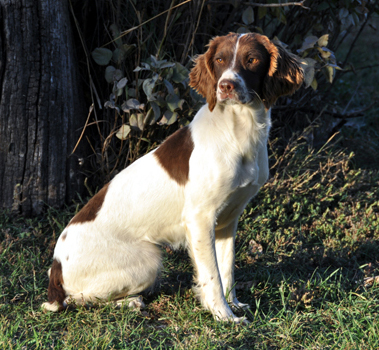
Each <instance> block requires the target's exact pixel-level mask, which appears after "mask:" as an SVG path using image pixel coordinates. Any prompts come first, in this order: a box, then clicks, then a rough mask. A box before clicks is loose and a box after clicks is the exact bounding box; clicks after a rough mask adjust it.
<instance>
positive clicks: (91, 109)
mask: <svg viewBox="0 0 379 350" xmlns="http://www.w3.org/2000/svg"><path fill="white" fill-rule="evenodd" d="M92 111H93V103H92V104H91V106H90V108H89V112H88V117H87V120H86V123H85V124H84V127H83V130H82V133H81V134H80V137H79V140H78V142H77V143H76V145H75V147H74V149H73V151H72V152H71V154H74V152H75V151H76V149H77V148H78V146H79V143H80V141H81V139H82V137H83V134H84V131H85V130H86V128H87V126H88V121H89V117H90V115H91V113H92Z"/></svg>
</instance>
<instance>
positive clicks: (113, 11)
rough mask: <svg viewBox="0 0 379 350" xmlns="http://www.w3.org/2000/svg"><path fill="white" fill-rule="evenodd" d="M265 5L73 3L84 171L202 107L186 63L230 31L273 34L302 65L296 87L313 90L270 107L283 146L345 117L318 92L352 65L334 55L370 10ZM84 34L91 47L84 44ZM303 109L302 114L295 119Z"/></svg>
mask: <svg viewBox="0 0 379 350" xmlns="http://www.w3.org/2000/svg"><path fill="white" fill-rule="evenodd" d="M304 4H305V5H306V6H307V7H308V8H305V6H304ZM266 6H275V7H264V5H262V6H258V5H256V4H255V5H249V4H245V3H244V2H241V1H209V2H207V3H206V6H205V2H204V1H194V0H193V1H190V2H188V1H187V2H177V1H172V2H170V1H161V2H154V1H151V0H145V1H140V2H136V1H132V0H130V1H127V2H118V3H117V4H111V3H108V2H105V1H99V2H96V3H93V2H90V1H87V2H85V4H84V5H83V4H82V3H81V2H75V3H74V5H73V15H74V16H76V18H78V21H77V22H76V23H81V25H80V26H79V25H77V29H78V31H79V33H81V39H82V41H81V42H82V43H83V45H84V49H85V50H84V52H88V51H90V52H91V53H92V54H91V55H90V56H88V54H87V62H88V63H87V65H86V67H83V70H84V69H85V70H86V71H89V72H90V74H89V79H90V82H89V87H90V92H91V93H90V95H91V99H92V104H93V106H94V107H95V108H94V109H93V114H94V116H93V119H94V120H93V121H92V122H91V123H89V125H91V128H88V126H87V128H88V129H90V130H88V131H92V132H93V131H95V130H96V132H95V133H92V135H90V136H89V137H88V140H90V142H91V147H92V150H93V151H94V155H93V156H92V157H90V160H91V162H92V166H91V168H92V169H97V170H96V174H97V176H98V181H99V180H100V179H104V180H105V181H108V180H109V179H110V178H112V177H113V176H114V174H116V173H117V172H118V171H119V169H122V168H124V167H125V166H127V165H128V164H129V163H130V162H132V161H134V160H135V159H136V158H138V157H139V156H141V155H143V154H144V153H146V152H147V151H149V150H150V149H151V148H153V147H155V146H156V145H157V144H159V142H161V141H162V140H163V139H164V138H165V137H167V136H168V135H169V134H170V133H172V131H173V130H175V129H177V128H178V127H181V126H183V125H185V124H186V123H188V121H189V120H190V119H191V117H192V116H193V114H194V112H196V110H197V109H198V108H199V106H200V104H201V101H202V100H201V99H200V97H199V96H197V95H196V94H194V93H193V92H192V91H191V90H190V89H189V88H188V85H187V83H188V80H187V78H186V76H187V75H188V71H189V69H190V67H191V58H193V57H194V55H196V54H198V53H202V52H204V46H205V45H206V44H207V43H208V41H209V39H210V38H211V37H212V36H215V35H223V34H227V33H228V32H230V31H235V32H240V33H242V32H248V31H253V32H259V33H263V34H265V35H267V36H269V37H270V38H276V40H279V41H280V42H281V43H282V44H283V45H284V46H286V47H287V49H288V50H290V51H292V52H293V53H296V54H298V55H299V56H300V57H301V59H302V62H303V64H304V68H305V71H306V82H305V87H308V86H312V88H313V89H311V91H310V89H302V90H300V91H299V92H297V93H296V94H295V95H294V96H292V97H285V98H281V99H280V100H279V101H278V103H277V106H276V108H274V111H273V112H274V113H273V114H274V120H275V123H274V130H273V136H274V137H277V136H280V139H282V140H288V138H289V135H290V134H292V132H293V131H294V130H301V129H303V128H305V127H307V126H308V125H309V123H312V122H313V121H314V120H315V119H318V120H319V122H320V124H322V123H323V122H324V120H325V119H326V120H328V119H330V117H332V118H342V119H343V118H344V113H339V112H338V106H336V105H335V104H334V101H330V102H328V95H325V92H327V91H328V90H329V89H330V88H331V82H333V83H332V86H334V85H335V84H334V81H335V77H336V70H338V69H344V70H343V71H341V74H344V73H345V72H346V71H347V70H348V69H351V66H349V63H348V61H347V58H348V57H346V58H345V62H342V64H341V62H340V58H339V57H336V55H335V51H336V50H337V49H338V48H339V47H340V45H341V44H342V43H343V42H344V41H345V40H346V38H348V37H349V34H350V33H352V32H353V31H354V28H355V27H360V26H364V25H365V24H366V23H367V21H368V20H369V18H370V17H371V16H372V15H373V14H374V13H375V12H376V13H377V12H378V5H377V4H376V3H373V2H365V1H357V0H346V1H344V2H341V1H339V0H332V1H324V0H316V1H313V2H311V3H309V4H308V3H307V2H305V3H304V2H303V6H279V7H278V6H276V5H275V4H272V5H270V4H268V5H266ZM89 19H91V20H89ZM82 28H83V29H82ZM104 28H105V29H106V30H105V31H104V30H103V29H104ZM355 35H356V36H359V35H360V33H356V34H355ZM90 37H91V38H92V37H95V38H97V41H93V40H91V41H89V38H90ZM347 56H349V54H348V55H347ZM107 84H109V85H108V86H107ZM108 96H109V97H108ZM329 105H330V108H329ZM96 106H97V107H96ZM103 106H105V107H106V108H105V109H103V110H102V108H103ZM294 106H296V108H294ZM336 109H337V113H336ZM304 112H305V113H306V115H307V118H304V117H299V116H298V114H299V113H301V114H304ZM343 112H346V111H343ZM345 114H346V113H345ZM100 115H101V117H100ZM320 117H322V118H324V120H321V119H322V118H321V119H320ZM336 120H337V121H338V120H339V119H336ZM93 125H96V126H97V127H96V128H95V127H94V126H93ZM335 131H338V130H333V132H335ZM329 133H331V131H326V132H321V133H319V134H316V135H313V136H314V138H315V139H316V144H321V143H323V142H325V141H326V139H327V138H328V137H329V136H331V134H329ZM96 135H97V136H96ZM325 137H326V138H325ZM82 142H83V141H82ZM278 146H279V145H278ZM280 147H285V144H283V145H280ZM93 161H95V163H93ZM99 165H100V168H99ZM99 170H100V171H99ZM91 171H92V172H93V170H91ZM95 182H96V181H95ZM100 182H101V180H100Z"/></svg>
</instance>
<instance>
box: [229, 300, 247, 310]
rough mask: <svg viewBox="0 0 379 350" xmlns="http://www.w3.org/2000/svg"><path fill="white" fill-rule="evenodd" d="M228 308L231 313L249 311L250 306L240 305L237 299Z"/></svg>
mask: <svg viewBox="0 0 379 350" xmlns="http://www.w3.org/2000/svg"><path fill="white" fill-rule="evenodd" d="M230 308H231V309H232V310H233V311H238V310H249V309H250V305H249V304H244V303H241V302H239V301H238V300H237V299H235V300H234V301H233V302H232V303H230Z"/></svg>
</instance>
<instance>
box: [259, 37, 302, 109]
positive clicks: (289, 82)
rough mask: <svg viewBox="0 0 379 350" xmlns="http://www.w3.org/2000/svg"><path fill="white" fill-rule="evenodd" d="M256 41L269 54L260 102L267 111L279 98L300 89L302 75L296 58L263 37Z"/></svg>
mask: <svg viewBox="0 0 379 350" xmlns="http://www.w3.org/2000/svg"><path fill="white" fill-rule="evenodd" d="M258 40H259V41H260V43H261V44H263V45H264V46H265V48H266V50H267V51H268V53H269V54H270V66H269V70H268V73H267V76H266V77H265V80H264V82H263V91H262V95H263V99H262V100H263V103H264V105H265V107H266V108H267V109H268V108H270V107H271V106H272V105H273V104H274V103H275V102H276V100H277V99H278V98H279V97H280V96H284V95H291V94H293V93H294V92H295V91H296V90H297V89H298V88H300V86H301V84H302V83H303V80H304V73H303V69H302V68H301V66H300V62H299V61H298V59H297V58H296V56H295V55H293V54H291V53H289V52H287V51H286V49H285V48H283V47H282V46H281V45H280V44H279V43H277V44H274V43H273V42H271V41H270V40H269V39H268V38H267V37H265V36H263V35H260V36H259V38H258Z"/></svg>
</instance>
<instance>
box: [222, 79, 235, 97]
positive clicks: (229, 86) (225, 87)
mask: <svg viewBox="0 0 379 350" xmlns="http://www.w3.org/2000/svg"><path fill="white" fill-rule="evenodd" d="M219 87H220V90H221V92H223V93H226V94H229V93H231V92H232V91H233V90H234V84H233V82H232V81H231V80H227V79H224V80H222V81H220V84H219Z"/></svg>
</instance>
